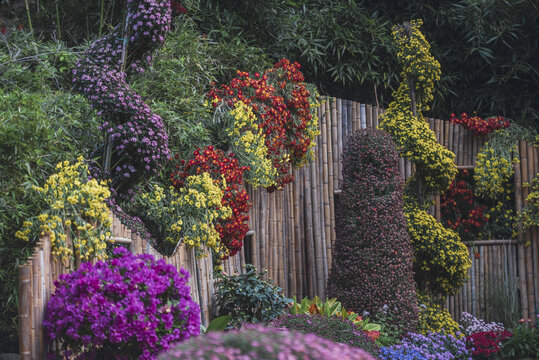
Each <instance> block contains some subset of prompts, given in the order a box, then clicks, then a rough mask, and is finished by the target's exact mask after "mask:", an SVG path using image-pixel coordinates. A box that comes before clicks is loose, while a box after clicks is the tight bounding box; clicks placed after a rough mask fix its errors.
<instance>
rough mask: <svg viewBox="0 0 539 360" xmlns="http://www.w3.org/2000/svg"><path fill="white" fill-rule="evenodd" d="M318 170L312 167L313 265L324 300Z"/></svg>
mask: <svg viewBox="0 0 539 360" xmlns="http://www.w3.org/2000/svg"><path fill="white" fill-rule="evenodd" d="M317 174H318V170H317V169H315V167H314V166H311V179H312V188H311V198H312V207H311V209H312V218H313V240H314V255H315V263H314V264H313V265H314V266H313V270H315V271H316V283H317V285H316V287H317V289H318V291H317V295H318V296H320V297H321V298H322V299H323V298H324V290H323V289H324V279H323V273H324V265H323V264H322V237H321V234H320V225H321V222H320V201H319V198H318V183H317V180H318V179H317Z"/></svg>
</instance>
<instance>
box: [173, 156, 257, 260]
mask: <svg viewBox="0 0 539 360" xmlns="http://www.w3.org/2000/svg"><path fill="white" fill-rule="evenodd" d="M178 158H179V156H178ZM176 169H177V170H176V171H174V172H172V174H171V176H170V177H171V181H172V183H173V186H174V187H175V188H176V189H177V190H178V191H180V192H181V191H184V190H183V189H184V188H185V186H186V185H188V183H187V180H188V179H189V177H190V176H194V175H197V174H201V173H203V174H208V177H210V178H211V179H213V181H214V182H215V183H216V184H217V185H219V186H220V187H221V191H222V192H223V196H222V200H221V202H220V204H219V205H220V206H222V207H223V208H230V211H231V215H229V216H219V217H217V218H216V226H215V229H216V231H217V232H218V234H219V239H220V241H219V242H220V246H221V248H220V249H219V251H218V253H219V254H220V257H221V258H226V257H229V256H234V255H235V254H236V253H237V252H238V251H239V250H240V249H241V247H242V246H243V239H244V237H245V234H246V233H247V231H248V230H249V226H248V225H247V221H248V220H249V216H248V215H247V213H248V212H249V209H250V208H251V204H250V203H249V196H248V195H247V192H246V191H245V189H244V188H243V186H242V183H243V172H244V171H246V170H247V168H246V167H244V166H240V165H239V163H238V160H237V159H236V158H235V157H234V154H226V153H225V152H224V151H222V150H219V149H215V148H214V147H213V146H208V147H207V148H204V149H197V150H196V151H195V152H194V158H193V159H190V160H188V161H185V160H180V163H179V164H176ZM223 180H224V181H223Z"/></svg>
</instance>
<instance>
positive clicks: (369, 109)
mask: <svg viewBox="0 0 539 360" xmlns="http://www.w3.org/2000/svg"><path fill="white" fill-rule="evenodd" d="M365 115H366V117H367V128H369V129H372V128H373V127H374V123H373V121H372V105H365Z"/></svg>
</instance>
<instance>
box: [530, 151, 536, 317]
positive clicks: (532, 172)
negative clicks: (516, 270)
mask: <svg viewBox="0 0 539 360" xmlns="http://www.w3.org/2000/svg"><path fill="white" fill-rule="evenodd" d="M528 146H530V147H529V148H528V154H532V156H533V161H532V160H530V161H531V164H532V171H531V174H532V176H537V174H538V173H539V153H538V152H537V148H536V147H535V146H533V145H532V144H528ZM531 231H532V245H533V254H534V257H533V268H534V279H535V281H534V292H535V301H536V304H537V301H539V234H538V231H537V227H536V226H534V227H532V229H531ZM536 307H537V306H536ZM537 315H538V314H537V312H536V311H535V317H534V319H535V323H536V324H537V321H538V319H537Z"/></svg>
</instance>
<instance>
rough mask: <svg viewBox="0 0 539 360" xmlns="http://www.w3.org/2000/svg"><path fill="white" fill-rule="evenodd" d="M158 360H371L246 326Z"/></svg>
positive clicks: (312, 338) (311, 338) (305, 337)
mask: <svg viewBox="0 0 539 360" xmlns="http://www.w3.org/2000/svg"><path fill="white" fill-rule="evenodd" d="M159 359H161V360H173V359H178V360H179V359H197V360H204V359H208V360H209V359H211V360H227V359H242V360H259V359H260V360H262V359H264V360H280V359H311V360H344V359H354V360H374V358H373V357H372V356H370V355H369V354H368V353H366V352H365V351H363V350H361V349H358V348H355V347H351V346H348V345H345V344H336V343H333V342H331V341H329V340H326V339H324V338H321V337H319V336H316V335H313V334H302V333H298V332H295V331H290V330H287V329H275V328H272V327H262V326H259V325H245V326H244V327H243V328H242V329H241V330H232V331H227V332H211V333H209V334H207V335H205V336H200V337H198V338H195V339H192V340H190V341H187V342H185V343H183V344H180V345H178V346H176V347H175V348H174V349H172V350H169V351H168V352H167V353H165V354H163V355H161V356H160V357H159Z"/></svg>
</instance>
